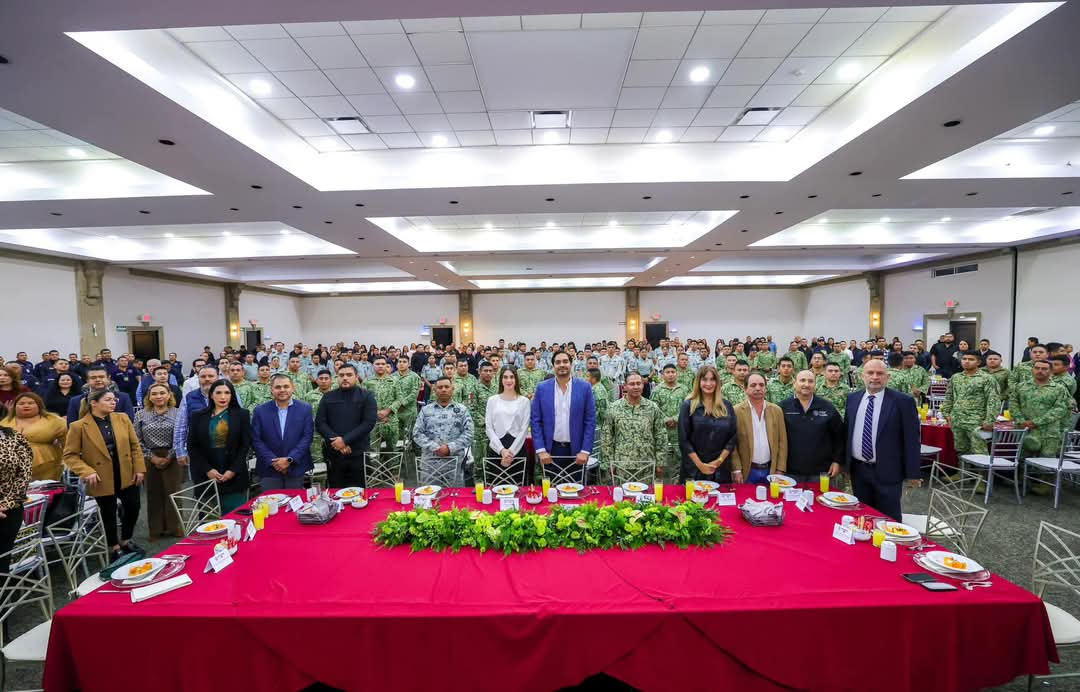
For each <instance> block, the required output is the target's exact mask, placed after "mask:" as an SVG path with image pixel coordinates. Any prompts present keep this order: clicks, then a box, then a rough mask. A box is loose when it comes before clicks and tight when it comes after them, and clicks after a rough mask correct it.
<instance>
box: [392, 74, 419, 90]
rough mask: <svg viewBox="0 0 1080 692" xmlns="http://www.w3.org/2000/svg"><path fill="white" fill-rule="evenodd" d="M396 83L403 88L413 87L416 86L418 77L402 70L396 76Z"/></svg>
mask: <svg viewBox="0 0 1080 692" xmlns="http://www.w3.org/2000/svg"><path fill="white" fill-rule="evenodd" d="M394 84H397V85H398V86H399V87H401V88H402V89H412V88H413V87H414V86H416V77H413V76H412V75H411V74H408V73H406V72H402V73H401V74H399V75H398V76H396V77H394Z"/></svg>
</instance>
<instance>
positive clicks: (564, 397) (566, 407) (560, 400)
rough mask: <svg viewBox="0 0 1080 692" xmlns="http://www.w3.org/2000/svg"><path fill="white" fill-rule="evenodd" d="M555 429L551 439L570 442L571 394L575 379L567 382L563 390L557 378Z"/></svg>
mask: <svg viewBox="0 0 1080 692" xmlns="http://www.w3.org/2000/svg"><path fill="white" fill-rule="evenodd" d="M554 384H555V430H554V432H553V433H552V438H551V441H552V442H553V443H554V442H569V441H570V395H571V394H572V393H573V391H574V381H573V380H572V379H571V380H570V381H569V382H567V383H566V391H563V389H562V387H561V386H559V381H558V380H555V383H554Z"/></svg>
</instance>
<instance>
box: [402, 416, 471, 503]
mask: <svg viewBox="0 0 1080 692" xmlns="http://www.w3.org/2000/svg"><path fill="white" fill-rule="evenodd" d="M473 430H474V427H473V421H472V416H470V415H469V411H468V409H466V408H465V406H464V405H462V404H459V403H457V402H453V401H452V402H450V403H449V404H447V405H446V406H440V405H439V403H438V402H437V401H433V402H432V403H430V404H428V405H427V406H425V407H424V408H422V409H420V413H419V415H417V417H416V423H415V425H414V426H413V439H414V440H415V441H416V444H417V446H419V447H420V464H419V468H420V482H421V483H428V482H430V481H434V480H446V481H450V484H451V485H453V486H454V487H461V486H463V485H464V484H465V469H464V460H465V454H466V453H467V452H470V451H471V450H470V448H471V446H472V440H473ZM444 444H445V445H447V446H449V448H450V455H449V456H445V457H441V456H439V455H438V454H436V453H435V451H436V450H437V449H439V447H442V446H443V445H444Z"/></svg>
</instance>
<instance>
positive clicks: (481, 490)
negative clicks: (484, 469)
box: [476, 482, 484, 502]
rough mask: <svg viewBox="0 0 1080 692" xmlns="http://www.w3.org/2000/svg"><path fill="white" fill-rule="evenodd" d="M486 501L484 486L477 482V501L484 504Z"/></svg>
mask: <svg viewBox="0 0 1080 692" xmlns="http://www.w3.org/2000/svg"><path fill="white" fill-rule="evenodd" d="M483 500H484V484H483V483H480V482H477V484H476V501H477V502H483Z"/></svg>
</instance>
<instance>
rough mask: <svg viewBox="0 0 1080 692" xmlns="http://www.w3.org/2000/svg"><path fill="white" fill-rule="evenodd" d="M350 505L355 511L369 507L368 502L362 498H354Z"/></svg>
mask: <svg viewBox="0 0 1080 692" xmlns="http://www.w3.org/2000/svg"><path fill="white" fill-rule="evenodd" d="M349 504H350V505H352V508H353V509H363V508H365V507H367V506H368V501H367V500H365V499H362V498H360V497H354V498H353V499H352V502H350V503H349Z"/></svg>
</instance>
